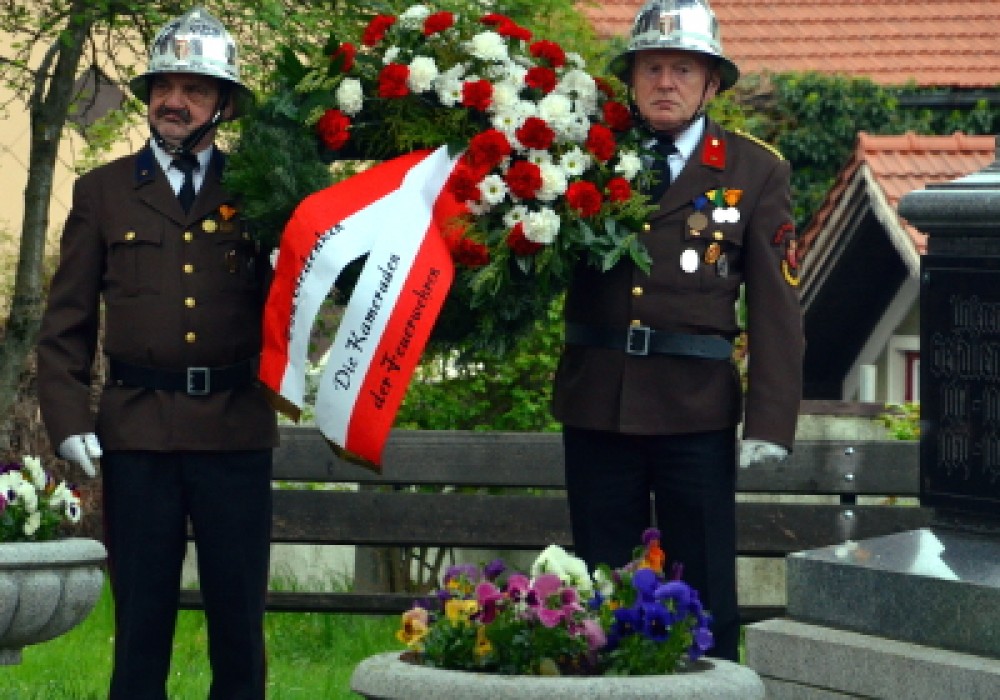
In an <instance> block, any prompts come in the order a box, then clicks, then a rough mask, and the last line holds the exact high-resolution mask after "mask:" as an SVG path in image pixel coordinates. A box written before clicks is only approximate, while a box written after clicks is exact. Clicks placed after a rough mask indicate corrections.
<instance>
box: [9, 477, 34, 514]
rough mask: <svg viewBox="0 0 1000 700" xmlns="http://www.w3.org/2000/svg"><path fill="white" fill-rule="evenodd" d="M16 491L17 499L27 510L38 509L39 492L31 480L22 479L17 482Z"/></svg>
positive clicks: (31, 511)
mask: <svg viewBox="0 0 1000 700" xmlns="http://www.w3.org/2000/svg"><path fill="white" fill-rule="evenodd" d="M14 493H15V494H16V495H17V500H18V501H19V502H20V503H21V505H22V506H23V507H24V510H25V511H27V512H28V513H34V512H35V511H36V510H38V494H37V493H36V491H35V487H34V486H32V485H31V483H30V482H28V481H23V480H22V481H20V482H18V483H17V484H15V485H14Z"/></svg>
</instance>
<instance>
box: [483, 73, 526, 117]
mask: <svg viewBox="0 0 1000 700" xmlns="http://www.w3.org/2000/svg"><path fill="white" fill-rule="evenodd" d="M517 93H518V89H517V88H516V87H515V86H514V85H513V83H510V82H507V81H505V80H504V81H501V82H499V83H494V84H493V99H492V101H491V102H490V106H489V111H491V112H493V113H499V112H503V111H506V110H509V109H511V108H512V107H514V105H516V104H517V103H518V102H520V101H521V98H520V97H518V95H517Z"/></svg>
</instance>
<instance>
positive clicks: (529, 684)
mask: <svg viewBox="0 0 1000 700" xmlns="http://www.w3.org/2000/svg"><path fill="white" fill-rule="evenodd" d="M351 690H353V691H354V692H356V693H359V694H360V695H362V696H363V697H366V698H371V699H375V698H378V699H379V700H409V699H410V698H415V697H422V698H448V700H479V699H480V698H482V699H484V700H584V699H586V700H600V699H601V698H614V699H615V700H620V699H622V698H632V699H634V700H638V699H640V698H647V699H649V700H652V699H654V698H655V699H656V700H670V699H671V698H684V699H685V700H691V699H692V698H695V699H704V700H756V699H757V698H763V697H764V684H763V683H762V682H761V680H760V678H759V677H758V676H757V674H756V673H754V672H753V671H752V670H750V669H749V668H747V667H746V666H740V665H739V664H734V663H732V662H730V661H721V660H718V659H704V660H703V661H700V662H698V663H697V664H695V667H694V668H693V669H692V670H690V671H684V672H682V673H677V674H674V675H671V676H627V677H604V676H595V677H579V676H577V677H540V676H500V675H492V674H486V673H470V672H466V671H442V670H440V669H435V668H429V667H427V666H418V665H416V664H411V663H408V662H406V661H403V660H401V659H400V653H399V652H387V653H385V654H378V655H376V656H371V657H369V658H367V659H365V660H364V661H362V662H361V663H360V664H358V667H357V668H356V669H355V670H354V674H353V675H352V676H351Z"/></svg>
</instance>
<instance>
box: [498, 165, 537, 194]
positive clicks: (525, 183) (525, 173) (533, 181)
mask: <svg viewBox="0 0 1000 700" xmlns="http://www.w3.org/2000/svg"><path fill="white" fill-rule="evenodd" d="M504 181H505V182H506V183H507V187H508V188H510V191H511V192H512V193H513V194H514V196H515V197H520V198H521V199H532V198H533V197H534V196H535V193H536V192H538V190H539V189H541V187H542V169H541V168H539V167H538V166H537V165H535V164H534V163H532V162H530V161H527V160H519V161H517V162H516V163H514V164H513V165H512V166H510V169H509V170H507V175H506V177H504Z"/></svg>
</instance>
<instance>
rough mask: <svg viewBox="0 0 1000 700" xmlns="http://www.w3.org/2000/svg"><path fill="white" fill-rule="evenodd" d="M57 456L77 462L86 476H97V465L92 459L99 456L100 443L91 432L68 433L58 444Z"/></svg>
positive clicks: (100, 452)
mask: <svg viewBox="0 0 1000 700" xmlns="http://www.w3.org/2000/svg"><path fill="white" fill-rule="evenodd" d="M58 452H59V456H60V457H62V458H63V459H65V460H68V461H70V462H73V463H74V464H78V465H79V466H80V468H81V469H83V471H85V472H87V476H91V477H93V476H97V467H95V466H94V462H93V461H92V460H97V459H100V458H101V455H102V454H104V453H103V452H102V451H101V443H100V442H98V441H97V436H96V435H94V434H93V433H86V434H83V435H70V436H69V437H68V438H66V439H65V440H63V441H62V442H61V443H60V444H59V450H58Z"/></svg>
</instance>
